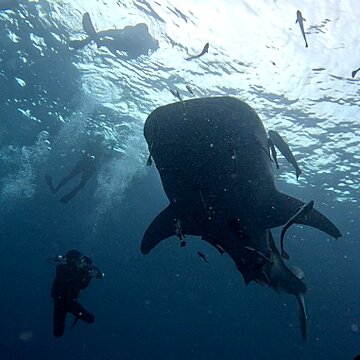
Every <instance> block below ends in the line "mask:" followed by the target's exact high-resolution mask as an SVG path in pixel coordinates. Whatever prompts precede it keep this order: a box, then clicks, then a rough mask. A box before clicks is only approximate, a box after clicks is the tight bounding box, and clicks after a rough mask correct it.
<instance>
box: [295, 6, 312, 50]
mask: <svg viewBox="0 0 360 360" xmlns="http://www.w3.org/2000/svg"><path fill="white" fill-rule="evenodd" d="M304 21H306V19H304V18H303V16H302V14H301V11H300V10H298V11H297V12H296V21H295V24H296V23H299V26H300V30H301V33H302V36H303V38H304V40H305V47H309V45H308V43H307V40H306V36H305V30H304Z"/></svg>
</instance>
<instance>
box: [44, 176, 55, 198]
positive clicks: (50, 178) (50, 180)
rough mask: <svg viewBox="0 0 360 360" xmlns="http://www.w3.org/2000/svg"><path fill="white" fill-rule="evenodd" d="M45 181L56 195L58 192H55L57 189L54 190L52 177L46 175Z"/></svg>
mask: <svg viewBox="0 0 360 360" xmlns="http://www.w3.org/2000/svg"><path fill="white" fill-rule="evenodd" d="M45 181H46V183H47V184H48V185H49V188H50V190H51V192H52V193H53V194H55V192H56V191H55V189H54V185H53V179H52V177H51V176H50V175H48V174H45Z"/></svg>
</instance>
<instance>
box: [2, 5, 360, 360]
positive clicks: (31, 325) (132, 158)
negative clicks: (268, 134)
mask: <svg viewBox="0 0 360 360" xmlns="http://www.w3.org/2000/svg"><path fill="white" fill-rule="evenodd" d="M20 2H21V4H20V5H19V6H18V7H17V8H15V9H13V10H6V11H0V43H1V48H0V211H1V217H0V229H1V231H0V237H1V241H0V272H1V274H2V276H1V277H0V289H1V296H0V305H1V310H2V311H1V322H0V358H1V359H4V360H11V359H38V360H42V359H55V360H57V359H65V358H66V359H69V360H70V359H77V360H79V359H86V360H92V359H129V360H132V359H141V360H142V359H145V360H147V359H174V360H175V359H176V360H177V359H230V360H231V359H252V360H255V359H334V360H338V359H352V358H353V356H354V355H355V354H357V353H360V332H359V326H360V312H359V302H360V290H359V289H360V284H359V275H360V266H359V257H360V245H359V241H358V234H359V231H360V228H359V226H358V224H357V221H358V219H359V215H360V211H359V202H358V199H359V182H358V179H359V168H360V165H359V143H360V131H359V115H358V110H359V108H358V104H357V102H358V95H359V87H358V80H357V78H356V77H355V79H352V78H351V71H353V70H355V69H357V68H358V67H359V66H360V62H359V59H357V58H356V54H357V53H358V52H359V46H358V34H359V30H358V18H359V15H360V13H359V9H358V7H357V6H356V5H357V2H356V1H355V0H343V1H325V0H324V1H318V2H317V4H316V5H313V2H312V1H305V0H304V1H297V2H296V4H290V2H288V1H285V0H283V1H281V0H277V1H265V0H251V1H250V0H248V1H241V2H240V1H231V0H221V1H215V0H213V1H210V0H206V1H205V0H189V1H185V2H184V1H180V0H164V1H163V0H159V1H148V2H146V1H145V0H132V1H131V0H129V1H113V0H109V1H106V2H99V1H96V0H86V1H85V0H82V1H80V0H79V1H75V0H66V1H65V0H62V1H57V0H56V1H55V0H53V1H43V0H40V1H25V0H23V1H20ZM0 3H1V2H0ZM291 3H292V2H291ZM297 9H301V11H302V13H303V15H304V17H305V18H306V19H307V21H306V23H305V27H306V31H307V35H306V36H307V40H308V43H309V48H307V49H305V47H304V41H303V38H302V36H301V33H300V29H299V27H298V25H297V24H295V20H296V10H297ZM86 11H88V12H89V13H90V15H91V18H92V20H93V22H94V25H95V27H96V29H109V28H116V27H117V28H123V27H125V26H126V25H129V24H130V25H135V24H136V23H138V22H145V23H146V24H147V25H148V27H149V30H150V33H151V34H152V36H154V37H155V38H156V39H158V40H159V43H160V49H159V50H157V51H156V52H154V53H153V54H151V55H150V56H141V57H139V58H137V59H127V58H126V56H125V55H124V54H118V55H117V56H116V55H114V54H113V53H111V52H109V51H108V50H107V49H106V48H103V47H102V48H100V49H98V48H97V47H96V45H95V44H94V43H92V44H90V45H88V46H86V47H85V48H84V49H81V50H78V51H75V50H70V49H69V47H68V45H67V44H68V41H69V39H78V38H81V37H83V36H84V31H83V29H82V25H81V16H82V14H83V13H84V12H86ZM207 41H208V42H210V49H209V53H208V54H206V55H205V56H204V57H202V58H201V59H198V60H196V61H192V62H187V61H185V60H184V58H185V57H187V56H189V55H193V54H195V53H197V52H199V51H201V49H202V48H203V45H204V44H205V42H207ZM185 85H190V86H191V88H192V89H193V90H194V93H195V97H203V96H215V95H231V96H237V97H239V98H240V99H242V100H244V101H246V102H247V103H249V105H251V106H252V107H253V108H254V109H255V110H256V111H257V112H258V113H259V115H260V117H261V118H262V120H263V121H264V124H265V126H266V127H267V128H268V129H273V130H277V131H279V132H280V133H281V134H282V135H283V136H284V137H285V138H286V139H287V141H288V143H289V144H290V145H291V148H292V149H293V151H294V154H295V156H296V157H297V159H298V161H299V165H300V167H301V168H302V169H303V173H304V175H303V176H302V177H300V179H299V181H296V178H295V175H294V171H293V169H292V168H291V166H290V165H288V164H287V163H286V161H285V159H284V158H282V157H280V159H279V160H280V170H279V171H276V181H277V186H278V188H279V189H280V190H281V191H283V192H285V193H287V194H291V195H292V196H295V197H298V198H301V199H302V200H304V201H309V200H310V199H314V201H315V205H316V207H317V208H318V209H319V210H321V211H322V212H323V213H325V214H326V215H327V216H328V217H329V218H330V219H331V220H332V221H334V223H336V225H337V226H338V227H339V228H340V230H341V231H342V234H343V237H342V238H341V239H339V240H334V239H330V238H328V237H327V236H326V235H324V234H323V233H320V232H319V231H317V230H315V229H312V228H308V227H300V226H296V227H295V226H294V227H292V228H291V230H289V233H288V240H287V250H288V252H290V254H291V262H293V263H294V264H296V265H298V266H300V267H301V268H302V269H303V270H304V272H305V276H306V277H305V281H306V284H307V286H308V292H307V296H306V298H307V307H308V313H309V321H308V333H309V334H308V341H307V342H306V343H303V342H302V340H301V336H300V331H299V325H298V316H297V304H296V302H295V300H294V299H293V298H292V297H291V296H288V295H278V294H276V293H275V292H274V291H272V290H271V289H269V288H266V287H261V286H260V285H257V284H250V285H248V286H245V284H244V282H243V279H242V276H241V274H240V273H239V272H238V271H237V270H236V269H235V267H234V264H233V262H232V261H231V259H230V258H229V257H228V256H223V257H221V256H220V255H219V253H218V252H217V251H216V250H215V249H213V248H210V247H209V246H208V245H207V244H206V243H205V242H203V241H201V240H200V239H197V238H191V239H190V238H189V240H188V242H187V246H186V247H185V248H180V246H179V243H178V240H177V239H176V238H175V237H173V238H171V239H169V240H167V241H164V242H163V243H161V244H160V245H159V246H158V247H156V248H155V249H154V250H153V251H152V252H151V253H150V254H148V255H142V254H141V253H140V242H141V239H142V236H143V234H144V232H145V230H146V229H147V226H148V225H149V224H150V222H151V221H152V220H153V218H154V217H155V216H156V215H157V214H158V213H159V212H160V211H161V210H162V209H163V208H164V207H165V206H166V205H167V204H168V200H167V198H166V196H165V194H164V192H163V189H162V185H161V182H160V178H159V175H158V173H157V170H156V167H155V166H152V167H146V160H147V157H148V150H147V145H146V143H145V140H144V138H143V135H142V129H143V124H144V121H145V119H146V117H147V116H148V115H149V114H150V113H151V111H153V110H154V109H155V108H157V107H158V106H161V105H165V104H168V103H170V102H174V101H176V100H177V99H176V98H174V96H173V95H172V94H171V92H170V91H169V89H175V90H178V91H179V93H180V95H181V96H182V97H183V98H189V97H190V94H189V93H188V92H187V90H186V87H185ZM94 132H98V133H102V134H104V136H105V137H106V140H107V141H109V142H111V143H113V144H115V149H114V156H112V157H111V158H110V159H109V160H107V161H106V162H105V163H104V165H103V166H102V167H101V169H99V171H98V172H97V174H96V176H94V177H93V178H92V179H91V180H90V181H89V183H88V184H87V185H86V187H85V188H84V189H83V190H82V191H81V192H79V194H78V195H77V196H76V197H75V198H74V199H73V200H72V201H71V202H70V203H69V204H66V205H64V204H62V203H61V202H59V201H58V200H59V196H57V195H56V196H53V195H52V194H51V193H50V191H49V189H48V188H47V186H46V184H45V182H44V175H45V173H50V174H52V175H53V176H54V178H55V179H56V181H57V180H58V179H59V178H60V177H61V176H63V175H64V174H66V173H67V172H68V171H70V169H71V167H72V165H73V164H74V163H75V162H76V161H77V160H78V159H79V157H80V156H81V151H82V149H83V146H84V144H85V143H86V142H87V141H88V139H89V137H91V134H93V133H94ZM73 185H74V184H73ZM73 185H69V187H67V189H71V188H72V186H73ZM274 234H275V236H276V239H278V236H279V229H276V230H275V231H274ZM70 248H78V249H79V250H80V251H82V252H83V253H84V254H86V255H89V256H90V257H91V258H92V259H93V260H94V262H95V263H96V264H97V265H98V266H99V267H100V268H101V269H102V271H104V272H105V275H106V276H105V279H104V280H94V281H93V282H92V283H91V285H90V286H89V288H88V289H87V290H86V291H85V292H83V293H82V295H81V298H80V302H81V303H82V304H83V305H84V306H85V307H86V308H87V309H89V311H91V312H92V313H94V314H95V316H96V322H95V323H94V324H93V325H87V324H84V323H79V324H78V325H76V326H75V327H74V328H73V329H71V330H68V329H67V330H66V332H65V335H64V336H63V337H62V338H61V339H55V338H54V337H53V336H52V299H51V298H50V288H51V283H52V280H53V277H54V273H55V267H54V266H52V265H51V264H49V263H48V262H46V258H47V257H50V256H55V255H57V254H64V253H65V252H66V251H67V250H68V249H70ZM198 251H201V252H203V253H205V254H206V255H207V257H208V259H209V264H206V263H205V262H203V261H202V260H201V259H199V257H198V255H197V252H198ZM68 320H69V321H68V323H67V327H69V326H70V324H71V321H72V319H70V316H69V319H68Z"/></svg>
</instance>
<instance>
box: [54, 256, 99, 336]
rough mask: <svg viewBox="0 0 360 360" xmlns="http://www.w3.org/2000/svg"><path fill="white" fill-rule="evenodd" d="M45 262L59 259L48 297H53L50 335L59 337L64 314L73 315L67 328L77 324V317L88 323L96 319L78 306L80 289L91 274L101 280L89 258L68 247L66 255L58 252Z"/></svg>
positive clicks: (82, 288)
mask: <svg viewBox="0 0 360 360" xmlns="http://www.w3.org/2000/svg"><path fill="white" fill-rule="evenodd" d="M48 261H49V262H53V263H58V262H60V264H59V265H57V267H56V277H55V279H54V282H53V284H52V288H51V297H52V298H53V299H54V313H53V334H54V336H55V337H61V336H63V334H64V330H65V318H66V314H67V313H70V314H72V315H74V316H75V319H74V322H73V324H72V325H71V327H70V329H71V328H73V327H74V326H75V325H76V323H77V321H78V320H79V319H80V320H83V321H85V322H86V323H88V324H91V323H93V322H94V321H95V317H94V315H93V314H91V313H90V312H89V311H87V310H86V309H85V308H84V307H83V306H82V305H80V304H79V302H78V301H77V298H78V297H79V293H80V290H84V289H86V288H87V287H88V286H89V284H90V281H91V279H92V278H93V277H94V276H96V278H98V279H102V278H103V277H104V274H103V273H102V272H101V271H100V270H99V269H98V268H97V267H96V266H93V265H92V261H91V259H90V258H89V257H87V256H81V253H80V252H79V251H78V250H69V251H68V252H67V254H66V256H64V257H63V256H61V255H59V256H57V257H56V258H52V259H48Z"/></svg>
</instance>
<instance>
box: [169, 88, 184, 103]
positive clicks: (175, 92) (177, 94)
mask: <svg viewBox="0 0 360 360" xmlns="http://www.w3.org/2000/svg"><path fill="white" fill-rule="evenodd" d="M170 92H171V93H172V94H173V95H174V96H175V97H176V98H178V99H179V100H180V101H182V98H181V96H180V94H179V91H178V90H173V89H170Z"/></svg>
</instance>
